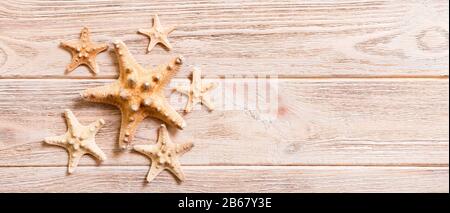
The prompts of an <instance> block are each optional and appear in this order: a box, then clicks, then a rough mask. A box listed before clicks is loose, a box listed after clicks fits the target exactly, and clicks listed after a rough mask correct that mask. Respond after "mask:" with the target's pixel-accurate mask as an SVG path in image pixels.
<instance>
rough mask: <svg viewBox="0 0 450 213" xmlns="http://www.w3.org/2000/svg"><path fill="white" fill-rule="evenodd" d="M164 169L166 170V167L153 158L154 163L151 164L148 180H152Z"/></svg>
mask: <svg viewBox="0 0 450 213" xmlns="http://www.w3.org/2000/svg"><path fill="white" fill-rule="evenodd" d="M163 170H164V167H162V166H160V165H158V164H157V163H156V162H153V160H152V165H151V166H150V170H149V171H148V174H147V178H146V179H147V182H151V181H152V180H153V179H155V177H156V176H158V175H159V173H161V172H162V171H163Z"/></svg>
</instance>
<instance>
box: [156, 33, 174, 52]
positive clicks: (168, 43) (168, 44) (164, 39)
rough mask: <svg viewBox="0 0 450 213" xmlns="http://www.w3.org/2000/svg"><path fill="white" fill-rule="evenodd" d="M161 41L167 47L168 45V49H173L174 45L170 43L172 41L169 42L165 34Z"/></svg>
mask: <svg viewBox="0 0 450 213" xmlns="http://www.w3.org/2000/svg"><path fill="white" fill-rule="evenodd" d="M159 42H160V43H161V44H162V45H164V46H165V47H167V49H168V50H171V49H172V45H171V44H170V42H169V40H168V39H167V37H166V36H163V37H162V38H161V40H160V41H159Z"/></svg>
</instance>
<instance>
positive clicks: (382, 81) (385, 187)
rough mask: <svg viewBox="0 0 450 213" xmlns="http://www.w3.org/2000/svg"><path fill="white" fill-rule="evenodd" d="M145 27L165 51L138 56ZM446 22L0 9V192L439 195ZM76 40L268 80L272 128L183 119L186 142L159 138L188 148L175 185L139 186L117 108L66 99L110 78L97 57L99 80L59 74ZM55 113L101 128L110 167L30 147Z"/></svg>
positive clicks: (251, 120)
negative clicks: (100, 123) (67, 45)
mask: <svg viewBox="0 0 450 213" xmlns="http://www.w3.org/2000/svg"><path fill="white" fill-rule="evenodd" d="M155 13H158V14H159V17H160V19H161V22H162V24H163V25H164V26H169V25H177V29H176V31H174V32H173V33H172V34H171V35H170V36H169V40H170V41H171V43H172V45H173V47H174V49H173V51H171V52H167V51H166V50H164V49H163V48H161V47H159V46H158V47H156V48H155V49H154V50H153V51H152V52H151V53H150V54H146V53H145V49H146V45H147V42H148V39H147V38H146V37H144V36H142V35H139V34H137V33H136V32H137V30H138V29H139V28H150V27H151V20H152V15H153V14H155ZM448 13H449V5H448V1H447V0H409V1H372V0H363V1H359V0H358V1H356V0H348V1H337V0H329V1H319V0H316V1H275V0H274V1H267V0H265V1H258V2H257V1H237V0H230V1H225V0H222V1H181V0H173V1H169V2H167V1H145V0H136V1H125V0H123V1H103V0H96V1H88V0H79V1H38V0H20V1H13V0H2V1H0V192H449V181H448V178H449V170H448V165H449V130H448V129H449V117H448V116H449V97H448V95H449V82H448V73H449V62H448V60H449V48H448V47H449V28H448V23H449V15H448ZM83 26H87V27H89V29H90V30H91V32H92V39H93V40H94V41H96V42H108V43H109V44H111V42H112V41H113V40H114V39H121V40H123V41H124V42H125V43H126V44H127V45H128V47H129V49H130V51H131V53H132V54H133V55H134V56H135V57H136V59H137V61H138V62H139V63H140V64H142V65H152V66H154V65H157V64H160V63H164V62H166V61H168V60H169V59H170V58H172V57H174V56H176V55H178V54H182V55H184V57H185V58H186V64H187V65H197V66H199V67H201V69H202V70H203V73H204V77H205V78H207V79H212V80H214V79H215V80H217V81H221V82H222V81H226V80H228V81H231V82H234V80H233V79H237V80H236V82H239V81H238V80H244V81H250V82H252V81H256V77H258V78H263V79H264V77H261V76H270V77H272V78H273V79H272V80H274V82H276V84H275V85H276V87H277V99H272V100H277V110H276V114H275V118H270V119H267V118H265V117H264V116H261V114H260V111H259V110H252V109H240V108H239V107H237V108H233V107H231V108H223V107H222V108H221V107H220V106H219V109H218V110H216V111H213V112H210V113H209V112H208V111H207V110H205V109H204V108H203V109H202V110H195V111H194V112H192V113H190V114H187V115H186V116H185V119H186V121H187V123H188V126H187V128H186V129H185V130H183V131H177V130H175V129H173V128H172V129H170V132H171V134H172V139H173V140H174V141H175V142H179V143H181V142H185V141H189V140H191V141H193V142H194V143H195V148H194V149H193V150H192V151H191V152H189V153H187V154H186V155H184V156H183V157H182V158H181V163H182V164H183V169H184V171H185V173H186V177H187V181H186V182H184V183H182V184H177V182H176V181H175V180H174V178H173V177H172V176H171V175H170V174H169V173H168V172H163V173H162V174H161V175H160V176H158V177H157V178H156V179H155V180H154V181H153V182H151V183H150V184H147V183H145V176H146V173H147V171H148V169H149V164H150V161H149V160H148V159H147V158H145V157H144V156H142V155H140V154H137V153H135V152H132V151H131V150H125V151H122V150H120V149H119V148H118V147H117V138H118V131H119V123H120V113H119V110H118V109H116V108H114V107H112V106H109V105H104V104H95V103H89V102H86V101H83V100H81V98H80V96H79V92H80V91H82V90H84V89H86V88H90V87H94V86H98V85H102V84H104V83H107V82H111V81H113V79H115V78H117V66H116V65H117V63H116V59H115V55H114V54H112V53H111V52H110V51H108V52H106V53H102V54H100V55H99V56H98V58H97V59H98V63H99V66H100V69H101V71H100V74H99V75H97V76H92V75H91V73H89V71H88V70H87V69H86V68H85V67H81V68H78V69H77V70H75V71H73V72H72V73H70V74H68V75H65V74H64V69H65V66H66V65H67V64H68V63H69V62H70V53H69V52H67V51H65V50H64V49H61V48H60V47H59V43H60V41H64V40H70V39H77V38H78V35H79V32H80V30H81V28H82V27H83ZM110 47H111V45H110ZM111 49H112V48H110V50H111ZM189 73H190V72H189V67H188V66H185V67H184V68H183V70H182V71H181V72H180V73H179V74H178V75H177V76H176V79H175V80H174V82H177V81H179V82H183V81H186V80H185V79H186V77H187V76H188V75H189ZM230 79H231V80H230ZM223 88H225V89H224V90H227V88H228V90H229V89H230V88H231V89H233V86H232V87H229V86H228V87H223ZM224 90H220V91H224ZM238 91H242V90H238ZM237 95H239V92H237ZM272 98H273V97H272ZM216 99H217V98H216ZM183 104H184V103H183V102H180V104H179V106H178V107H179V108H181V107H182V105H183ZM222 104H231V105H234V103H233V102H232V100H227V101H224V103H222ZM66 108H68V109H72V111H73V112H74V113H75V115H76V116H77V117H78V118H79V120H80V121H81V122H82V123H83V124H88V123H90V122H93V121H94V120H96V119H97V118H104V119H105V120H106V122H107V124H106V126H105V127H103V128H102V129H101V131H100V132H99V134H98V135H97V143H98V144H99V146H100V147H101V148H102V149H103V150H104V151H105V153H106V154H107V156H108V160H107V161H106V162H104V163H102V164H100V165H99V164H98V163H97V162H96V161H95V160H94V159H93V158H91V157H87V156H85V157H83V158H82V160H81V162H80V166H79V167H78V169H77V171H76V172H75V173H74V174H72V175H67V174H66V165H67V153H66V152H65V151H64V149H61V148H58V147H54V146H48V145H44V143H43V138H44V137H47V136H53V135H60V134H62V133H64V132H65V130H66V126H65V123H64V119H63V118H62V116H61V115H62V113H63V110H64V109H66ZM159 124H160V122H159V121H158V120H154V119H147V120H146V121H145V122H144V123H143V124H141V126H140V128H139V129H138V133H137V136H136V139H135V141H134V142H135V144H149V143H153V142H154V140H155V139H156V129H157V127H158V126H159Z"/></svg>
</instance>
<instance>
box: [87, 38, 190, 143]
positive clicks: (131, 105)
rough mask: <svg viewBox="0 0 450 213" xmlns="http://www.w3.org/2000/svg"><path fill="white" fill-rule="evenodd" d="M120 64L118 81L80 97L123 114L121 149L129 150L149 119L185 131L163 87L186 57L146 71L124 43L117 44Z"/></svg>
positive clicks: (115, 47)
mask: <svg viewBox="0 0 450 213" xmlns="http://www.w3.org/2000/svg"><path fill="white" fill-rule="evenodd" d="M114 50H115V52H116V55H117V57H118V61H119V78H118V79H117V80H116V81H115V82H114V83H112V84H108V85H105V86H101V87H96V88H92V89H87V90H86V91H84V92H83V93H82V94H81V95H82V97H83V98H84V99H86V100H88V101H93V102H101V103H107V104H112V105H115V106H117V107H118V108H120V111H121V112H122V124H121V126H120V136H119V146H120V147H121V148H123V149H124V148H126V147H127V144H128V143H130V142H131V141H132V139H133V137H134V133H135V132H136V129H137V126H138V125H139V123H141V121H142V120H144V119H145V118H146V117H154V118H158V119H160V120H162V121H164V122H166V123H169V124H171V125H173V126H176V127H177V128H179V129H183V128H184V127H185V126H186V122H185V121H184V119H183V118H182V117H181V116H180V115H179V114H178V113H177V111H175V110H174V109H173V108H172V107H171V106H170V105H169V102H168V101H167V100H166V98H165V95H164V87H165V86H166V85H167V84H168V83H169V82H170V80H171V79H172V77H173V76H174V75H175V74H176V73H177V72H178V70H179V69H180V67H181V65H182V63H183V57H181V56H180V57H177V58H175V59H173V60H172V61H171V62H170V63H169V64H167V65H159V66H158V67H156V68H154V69H145V68H143V67H142V66H140V65H139V64H138V63H137V62H136V60H135V59H134V58H133V56H131V54H130V52H129V51H128V49H127V47H126V46H125V44H124V43H123V42H122V41H115V42H114Z"/></svg>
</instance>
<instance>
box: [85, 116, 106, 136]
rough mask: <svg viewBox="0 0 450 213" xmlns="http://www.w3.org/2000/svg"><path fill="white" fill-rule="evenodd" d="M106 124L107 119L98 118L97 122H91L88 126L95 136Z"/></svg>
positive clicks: (91, 133)
mask: <svg viewBox="0 0 450 213" xmlns="http://www.w3.org/2000/svg"><path fill="white" fill-rule="evenodd" d="M104 125H105V120H103V119H98V120H96V121H95V122H93V123H91V124H89V126H88V128H89V132H90V135H92V136H95V135H96V134H97V132H98V131H99V130H100V129H101V128H102V127H103V126H104Z"/></svg>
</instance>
